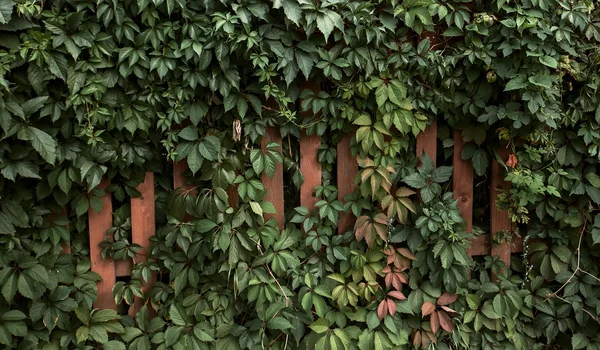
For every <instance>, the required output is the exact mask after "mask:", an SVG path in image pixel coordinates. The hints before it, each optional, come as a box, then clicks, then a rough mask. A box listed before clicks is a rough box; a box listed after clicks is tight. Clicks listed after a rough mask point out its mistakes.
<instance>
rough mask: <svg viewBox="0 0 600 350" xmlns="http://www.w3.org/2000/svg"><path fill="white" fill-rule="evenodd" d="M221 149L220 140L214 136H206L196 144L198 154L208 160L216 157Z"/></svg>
mask: <svg viewBox="0 0 600 350" xmlns="http://www.w3.org/2000/svg"><path fill="white" fill-rule="evenodd" d="M220 151H221V141H220V140H219V139H218V138H216V137H215V136H206V137H205V138H204V139H202V141H201V142H200V143H199V145H198V152H200V155H201V156H202V157H204V158H205V159H208V160H211V161H212V160H215V159H217V155H218V153H219V152H220Z"/></svg>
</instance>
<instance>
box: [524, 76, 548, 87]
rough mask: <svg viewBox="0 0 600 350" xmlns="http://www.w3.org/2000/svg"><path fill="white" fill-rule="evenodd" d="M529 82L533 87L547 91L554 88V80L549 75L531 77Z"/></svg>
mask: <svg viewBox="0 0 600 350" xmlns="http://www.w3.org/2000/svg"><path fill="white" fill-rule="evenodd" d="M529 82H530V83H532V84H533V85H537V86H541V87H543V88H546V89H550V88H551V87H552V78H551V77H550V76H549V75H540V74H538V75H535V76H533V77H529Z"/></svg>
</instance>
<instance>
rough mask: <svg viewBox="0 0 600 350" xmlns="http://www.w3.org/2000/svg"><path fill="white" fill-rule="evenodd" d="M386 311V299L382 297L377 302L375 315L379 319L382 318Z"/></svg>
mask: <svg viewBox="0 0 600 350" xmlns="http://www.w3.org/2000/svg"><path fill="white" fill-rule="evenodd" d="M387 313H388V304H387V300H386V299H383V300H382V301H381V303H379V307H377V317H379V319H380V320H383V318H384V317H385V315H387Z"/></svg>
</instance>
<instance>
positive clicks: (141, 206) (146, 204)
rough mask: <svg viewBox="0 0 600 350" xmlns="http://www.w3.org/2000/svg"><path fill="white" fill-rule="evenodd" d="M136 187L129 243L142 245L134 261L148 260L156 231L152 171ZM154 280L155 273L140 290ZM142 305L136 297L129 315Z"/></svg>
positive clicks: (132, 201) (144, 288) (148, 287)
mask: <svg viewBox="0 0 600 350" xmlns="http://www.w3.org/2000/svg"><path fill="white" fill-rule="evenodd" d="M136 189H137V190H138V191H139V192H140V193H141V196H140V197H136V198H131V243H137V244H139V245H140V246H142V250H141V251H140V252H139V253H138V255H137V256H136V263H143V262H146V261H147V260H148V248H149V247H150V237H152V236H154V234H155V233H156V221H155V219H154V217H155V209H154V208H155V204H154V173H151V172H147V173H146V177H145V178H144V182H142V183H141V184H139V185H138V186H137V187H136ZM155 280H156V276H155V274H153V275H152V278H151V280H150V281H148V283H145V284H144V285H143V286H142V291H143V293H144V294H147V293H148V291H149V290H150V289H151V288H152V285H153V284H154V281H155ZM143 305H144V302H143V300H142V299H140V298H138V297H136V298H135V302H134V304H133V305H131V308H130V309H129V315H130V316H134V315H135V314H136V313H137V312H138V311H139V310H140V309H141V308H142V306H143Z"/></svg>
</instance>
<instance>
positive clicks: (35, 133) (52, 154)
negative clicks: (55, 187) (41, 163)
mask: <svg viewBox="0 0 600 350" xmlns="http://www.w3.org/2000/svg"><path fill="white" fill-rule="evenodd" d="M25 132H26V134H27V137H28V138H29V139H30V140H31V145H32V146H33V148H34V149H35V150H36V151H37V152H38V153H39V154H40V155H41V156H42V158H44V160H45V161H46V162H48V163H50V164H53V165H54V163H55V162H56V141H54V139H53V138H52V137H51V136H50V135H48V134H47V133H45V132H44V131H42V130H40V129H37V128H34V127H32V126H28V127H26V131H25Z"/></svg>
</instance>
